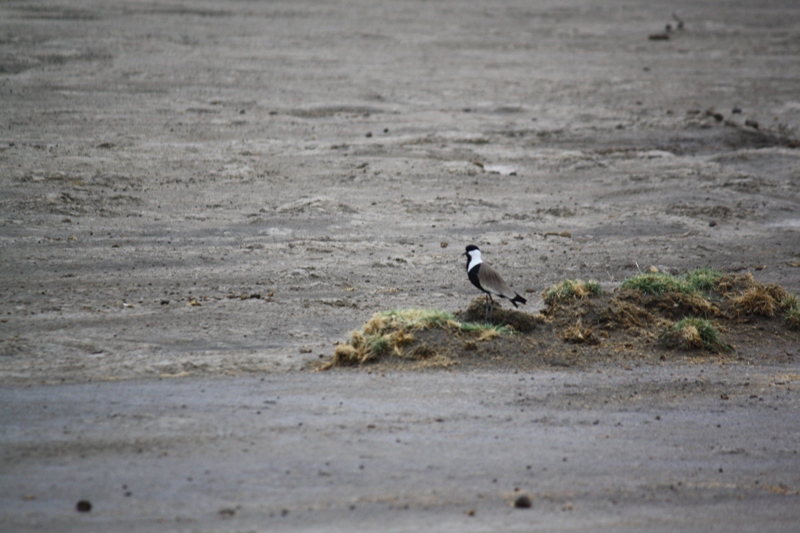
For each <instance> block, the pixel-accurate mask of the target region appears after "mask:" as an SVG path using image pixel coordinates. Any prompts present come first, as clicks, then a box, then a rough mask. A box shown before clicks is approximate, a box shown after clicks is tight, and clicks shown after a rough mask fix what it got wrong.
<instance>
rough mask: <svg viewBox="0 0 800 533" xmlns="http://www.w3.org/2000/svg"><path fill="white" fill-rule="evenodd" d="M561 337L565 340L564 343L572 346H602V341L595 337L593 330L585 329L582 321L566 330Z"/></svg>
mask: <svg viewBox="0 0 800 533" xmlns="http://www.w3.org/2000/svg"><path fill="white" fill-rule="evenodd" d="M561 337H562V338H563V339H564V342H569V343H572V344H600V341H599V340H598V339H597V338H596V337H594V332H593V331H592V330H591V328H585V327H583V324H582V323H581V321H580V320H578V321H577V322H576V323H575V324H572V325H571V326H567V327H566V328H564V330H563V331H562V333H561Z"/></svg>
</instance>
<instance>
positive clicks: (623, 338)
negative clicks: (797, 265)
mask: <svg viewBox="0 0 800 533" xmlns="http://www.w3.org/2000/svg"><path fill="white" fill-rule="evenodd" d="M697 272H698V271H695V272H694V273H689V274H687V276H686V277H685V278H684V279H683V280H679V279H678V280H674V281H675V283H674V284H673V283H672V282H670V284H669V286H670V287H671V289H670V290H668V291H666V292H660V293H659V291H654V292H648V291H650V290H651V289H650V288H652V285H645V286H637V284H636V283H635V282H634V283H628V282H627V280H626V282H625V283H623V284H622V286H621V287H620V288H618V289H617V290H615V291H613V292H611V293H602V291H594V292H592V293H587V292H584V291H579V292H576V293H575V294H574V295H572V296H564V295H563V293H560V294H561V296H560V297H557V298H546V301H548V305H547V308H546V309H545V310H544V311H543V312H542V314H539V315H532V314H529V313H525V312H523V311H520V310H517V309H504V308H502V307H501V304H500V303H499V302H496V303H495V308H494V312H493V321H492V323H491V324H485V323H483V319H484V314H485V307H484V306H485V299H484V298H483V297H478V298H475V299H474V300H473V301H472V302H471V303H470V305H469V307H467V309H466V310H465V311H461V312H458V313H455V314H450V313H447V312H444V311H434V310H405V311H390V312H385V313H378V314H376V315H375V316H373V317H372V318H371V319H370V321H369V322H367V323H366V324H365V326H364V327H363V328H362V329H361V330H359V331H355V332H353V333H352V335H351V338H350V341H349V342H347V343H345V344H340V345H339V346H338V347H337V349H336V353H335V355H334V357H333V359H331V360H330V361H328V362H326V363H324V365H322V367H321V368H323V369H328V368H332V367H335V366H353V365H363V364H365V363H373V364H379V365H384V366H387V365H388V366H392V367H413V368H427V367H432V366H438V367H450V366H453V365H456V364H458V365H461V366H463V367H467V368H470V367H487V366H497V365H501V366H502V365H507V366H509V367H512V368H518V369H523V368H527V367H536V366H541V365H557V366H573V365H584V364H591V363H598V362H617V363H622V364H629V362H630V361H648V360H650V361H659V360H667V359H668V358H674V357H692V356H694V357H701V358H709V357H717V358H729V359H733V360H736V359H739V360H750V361H760V360H764V359H774V360H780V359H782V358H786V357H791V356H790V355H788V354H790V353H791V351H792V350H793V349H795V348H796V346H797V343H798V341H800V334H798V330H799V329H800V328H798V323H799V321H798V318H797V317H798V301H797V297H796V296H794V295H792V294H790V293H788V292H787V291H786V290H784V289H783V288H782V287H780V286H777V285H762V284H760V283H758V282H757V281H756V280H755V279H754V278H753V276H752V275H751V274H749V273H748V274H745V275H722V274H717V275H714V276H712V277H711V278H708V277H707V276H703V281H702V283H699V282H696V280H697V279H699V278H698V276H696V275H695V277H694V278H692V274H696V273H697ZM692 279H694V280H695V281H691V280H692ZM640 281H641V280H640ZM645 281H646V282H647V283H650V282H651V281H652V279H647V280H645ZM662 281H663V280H662ZM684 282H685V283H684ZM682 283H684V284H683V285H682ZM648 287H650V288H648ZM698 287H703V288H704V289H705V290H699V289H698ZM552 289H553V288H551V289H550V291H551V292H550V294H553V293H554V292H553V290H552Z"/></svg>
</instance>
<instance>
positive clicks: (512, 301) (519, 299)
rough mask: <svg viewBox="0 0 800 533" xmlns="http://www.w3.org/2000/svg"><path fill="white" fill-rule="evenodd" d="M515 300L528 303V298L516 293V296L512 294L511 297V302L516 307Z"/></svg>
mask: <svg viewBox="0 0 800 533" xmlns="http://www.w3.org/2000/svg"><path fill="white" fill-rule="evenodd" d="M517 302H519V303H521V304H526V303H528V300H526V299H525V298H523V297H522V296H520V295H519V294H517V295H516V296H514V297H513V298H512V299H511V303H512V304H514V307H517Z"/></svg>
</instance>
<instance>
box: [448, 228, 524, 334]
mask: <svg viewBox="0 0 800 533" xmlns="http://www.w3.org/2000/svg"><path fill="white" fill-rule="evenodd" d="M461 255H466V256H467V276H468V277H469V280H470V281H471V282H472V284H473V285H475V287H477V288H478V289H479V290H481V291H483V292H485V293H486V296H487V298H486V314H485V316H484V319H485V320H486V321H487V322H491V318H490V316H491V313H490V311H492V310H494V300H493V299H492V295H493V294H494V295H495V296H499V297H501V298H506V299H507V300H510V301H511V303H512V304H514V307H518V306H517V303H521V304H525V303H527V302H528V300H526V299H525V298H523V297H522V296H520V295H519V294H517V293H516V292H515V291H514V289H512V288H511V287H509V286H508V284H507V283H506V282H505V281H503V278H502V277H501V276H500V273H499V272H497V270H495V269H494V268H493V267H492V266H491V265H490V264H488V263H484V262H483V259H481V251H480V249H479V248H478V247H477V246H475V245H474V244H470V245H469V246H467V251H466V252H464V253H463V254H461Z"/></svg>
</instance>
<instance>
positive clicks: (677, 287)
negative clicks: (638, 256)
mask: <svg viewBox="0 0 800 533" xmlns="http://www.w3.org/2000/svg"><path fill="white" fill-rule="evenodd" d="M721 278H722V272H718V271H716V270H711V269H708V268H699V269H696V270H692V271H691V272H687V273H686V274H685V275H683V276H682V277H677V276H673V275H672V274H665V273H663V272H642V273H641V274H637V275H635V276H633V277H631V278H628V279H626V280H625V281H623V282H622V285H621V287H622V288H623V289H633V290H636V291H639V292H642V293H644V294H655V295H656V296H661V295H662V294H668V293H670V292H682V293H684V294H693V293H696V292H706V291H711V290H714V289H715V288H716V287H717V283H718V282H719V280H720V279H721Z"/></svg>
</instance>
